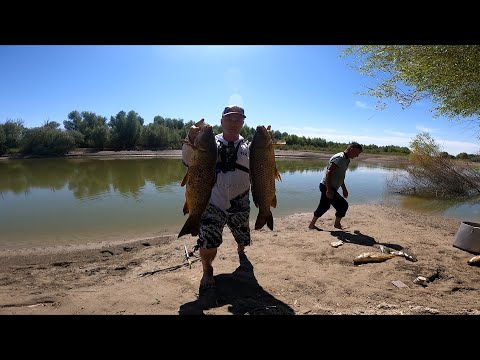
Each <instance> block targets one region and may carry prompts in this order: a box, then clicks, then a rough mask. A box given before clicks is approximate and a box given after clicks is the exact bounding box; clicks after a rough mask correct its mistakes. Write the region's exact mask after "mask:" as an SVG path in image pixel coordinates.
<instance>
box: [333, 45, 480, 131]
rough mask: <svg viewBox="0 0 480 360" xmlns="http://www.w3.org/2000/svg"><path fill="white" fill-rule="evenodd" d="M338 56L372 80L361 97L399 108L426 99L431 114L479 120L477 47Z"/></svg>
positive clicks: (369, 50)
mask: <svg viewBox="0 0 480 360" xmlns="http://www.w3.org/2000/svg"><path fill="white" fill-rule="evenodd" d="M342 56H343V57H348V58H351V59H353V61H352V63H351V64H350V65H351V66H352V67H353V68H355V69H356V70H358V71H360V73H361V74H364V75H367V76H369V77H371V78H372V79H373V86H372V87H367V90H366V91H363V92H360V94H363V95H370V96H373V97H375V98H377V99H378V101H379V102H378V108H384V107H385V106H386V100H387V99H393V100H395V101H396V102H397V103H398V104H400V106H402V108H406V107H408V106H410V105H412V104H413V103H415V102H417V101H420V100H422V99H424V98H428V99H430V100H431V101H432V103H433V104H434V109H433V116H434V117H439V116H446V117H448V118H450V119H457V120H462V119H463V120H467V118H470V120H469V121H474V120H475V121H478V120H480V45H365V46H363V45H355V46H350V47H347V48H346V49H345V50H344V51H343V53H342Z"/></svg>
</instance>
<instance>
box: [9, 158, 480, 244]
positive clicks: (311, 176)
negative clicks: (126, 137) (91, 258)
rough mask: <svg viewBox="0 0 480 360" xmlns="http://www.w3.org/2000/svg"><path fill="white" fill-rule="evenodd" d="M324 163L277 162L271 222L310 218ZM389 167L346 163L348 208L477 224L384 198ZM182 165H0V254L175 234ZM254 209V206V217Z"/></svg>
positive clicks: (447, 209)
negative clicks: (386, 206)
mask: <svg viewBox="0 0 480 360" xmlns="http://www.w3.org/2000/svg"><path fill="white" fill-rule="evenodd" d="M325 166H326V161H325V160H313V159H308V160H283V159H278V160H277V167H278V169H279V171H280V173H281V176H282V180H283V181H282V182H277V183H276V186H277V202H278V206H277V208H276V209H274V210H273V212H274V216H275V217H277V216H282V215H287V214H293V213H298V212H313V210H314V209H315V208H316V206H317V204H318V201H319V196H320V193H319V190H318V184H319V182H320V180H321V178H322V176H323V173H324V170H325ZM399 166H400V165H398V166H392V165H370V164H363V163H359V162H357V163H352V164H351V165H350V168H349V171H348V172H347V178H346V183H347V186H348V189H349V193H350V196H349V203H350V204H352V205H353V204H365V203H380V202H384V201H387V202H393V203H395V204H399V205H400V206H403V207H405V208H408V209H413V210H417V211H423V212H428V213H436V214H438V215H442V216H446V217H453V218H457V219H460V220H462V221H475V222H478V221H479V219H480V203H479V201H478V200H476V201H472V202H471V203H467V202H462V203H455V202H451V201H450V202H449V201H444V200H443V201H442V200H431V201H425V200H419V199H416V198H411V197H398V196H389V195H387V194H386V192H385V188H384V185H385V178H386V176H388V175H389V174H390V173H391V172H392V171H394V170H395V169H398V168H399ZM184 174H185V167H184V166H183V164H182V162H181V159H161V158H153V159H138V158H137V159H108V160H107V159H64V158H61V159H30V160H2V161H0V248H17V247H31V246H46V245H59V244H62V245H66V244H78V243H90V242H101V241H109V240H113V239H119V238H120V239H132V238H146V237H152V236H158V235H165V234H177V233H178V232H179V230H180V228H181V227H182V225H183V223H184V222H185V220H186V216H183V211H182V209H183V204H184V199H185V188H182V187H180V181H181V179H182V178H183V176H184ZM256 214H257V209H256V208H255V207H254V206H253V203H252V213H251V216H252V217H254V216H255V217H256Z"/></svg>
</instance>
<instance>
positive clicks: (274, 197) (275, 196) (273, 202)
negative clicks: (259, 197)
mask: <svg viewBox="0 0 480 360" xmlns="http://www.w3.org/2000/svg"><path fill="white" fill-rule="evenodd" d="M270 206H272V207H274V208H276V207H277V195H273V199H272V202H271V203H270Z"/></svg>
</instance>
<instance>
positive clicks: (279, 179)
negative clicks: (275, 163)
mask: <svg viewBox="0 0 480 360" xmlns="http://www.w3.org/2000/svg"><path fill="white" fill-rule="evenodd" d="M275 179H277V180H278V181H282V177H281V176H280V173H279V172H278V170H277V168H275Z"/></svg>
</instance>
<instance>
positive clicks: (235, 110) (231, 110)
mask: <svg viewBox="0 0 480 360" xmlns="http://www.w3.org/2000/svg"><path fill="white" fill-rule="evenodd" d="M230 114H240V115H243V118H246V116H245V110H243V108H242V107H240V106H237V105H229V106H227V107H225V109H224V110H223V112H222V117H224V116H225V115H230Z"/></svg>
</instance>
